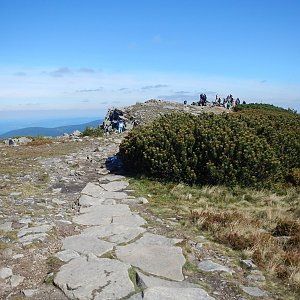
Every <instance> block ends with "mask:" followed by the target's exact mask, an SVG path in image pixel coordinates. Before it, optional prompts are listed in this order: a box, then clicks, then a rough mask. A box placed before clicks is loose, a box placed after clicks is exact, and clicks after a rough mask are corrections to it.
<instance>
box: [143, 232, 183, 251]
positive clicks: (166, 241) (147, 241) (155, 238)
mask: <svg viewBox="0 0 300 300" xmlns="http://www.w3.org/2000/svg"><path fill="white" fill-rule="evenodd" d="M180 242H182V239H176V238H167V237H165V236H163V235H158V234H153V233H149V232H147V233H145V234H144V236H143V237H142V238H141V239H140V240H139V241H138V243H139V244H140V245H145V246H150V245H152V246H159V245H162V246H167V247H168V246H169V247H171V246H174V245H176V244H178V243H180Z"/></svg>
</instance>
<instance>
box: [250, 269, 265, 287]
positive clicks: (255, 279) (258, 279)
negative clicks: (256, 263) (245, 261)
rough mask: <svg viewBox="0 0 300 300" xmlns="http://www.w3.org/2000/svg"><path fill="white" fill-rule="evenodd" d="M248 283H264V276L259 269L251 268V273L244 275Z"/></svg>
mask: <svg viewBox="0 0 300 300" xmlns="http://www.w3.org/2000/svg"><path fill="white" fill-rule="evenodd" d="M246 278H247V279H248V281H249V282H250V283H254V284H256V283H264V282H265V281H266V278H265V276H264V275H263V273H262V272H261V271H259V270H252V271H251V274H250V275H248V276H247V277H246Z"/></svg>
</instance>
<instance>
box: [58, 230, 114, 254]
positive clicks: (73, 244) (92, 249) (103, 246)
mask: <svg viewBox="0 0 300 300" xmlns="http://www.w3.org/2000/svg"><path fill="white" fill-rule="evenodd" d="M114 246H115V244H113V243H110V242H106V241H103V240H100V239H98V238H97V237H93V236H88V235H84V234H79V235H73V236H68V237H66V238H65V239H64V240H63V247H62V248H63V249H65V250H73V251H76V252H78V253H81V254H90V253H92V254H94V255H96V256H101V255H103V254H104V253H106V252H107V251H110V250H112V249H113V247H114Z"/></svg>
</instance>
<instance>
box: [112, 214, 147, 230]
mask: <svg viewBox="0 0 300 300" xmlns="http://www.w3.org/2000/svg"><path fill="white" fill-rule="evenodd" d="M112 223H114V224H120V225H124V226H128V227H135V226H136V227H138V226H142V225H145V224H146V223H147V222H146V221H145V219H143V218H142V217H141V216H139V215H135V214H131V215H129V216H116V217H113V218H112Z"/></svg>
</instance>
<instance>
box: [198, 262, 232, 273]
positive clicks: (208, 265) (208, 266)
mask: <svg viewBox="0 0 300 300" xmlns="http://www.w3.org/2000/svg"><path fill="white" fill-rule="evenodd" d="M198 267H199V269H200V270H202V271H204V272H226V273H229V274H232V273H234V271H233V270H231V269H229V268H227V267H225V266H223V265H220V264H218V263H215V262H213V261H211V260H209V259H207V260H203V261H201V262H200V263H199V264H198Z"/></svg>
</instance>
